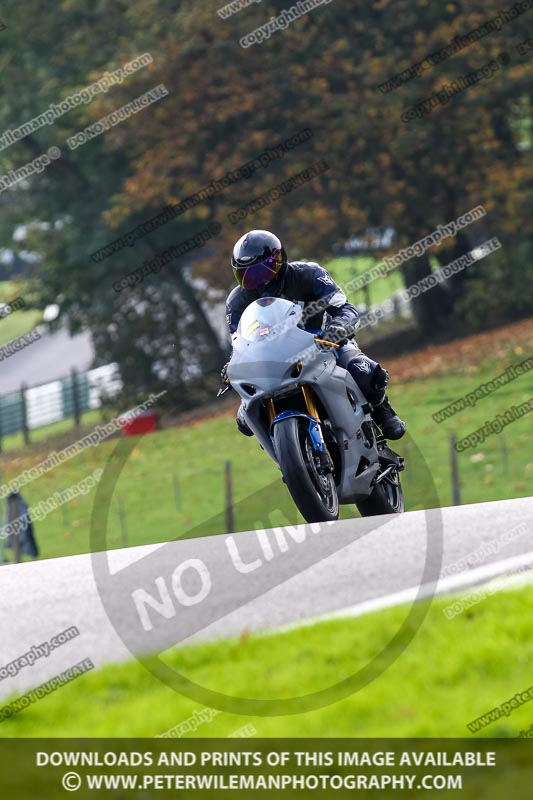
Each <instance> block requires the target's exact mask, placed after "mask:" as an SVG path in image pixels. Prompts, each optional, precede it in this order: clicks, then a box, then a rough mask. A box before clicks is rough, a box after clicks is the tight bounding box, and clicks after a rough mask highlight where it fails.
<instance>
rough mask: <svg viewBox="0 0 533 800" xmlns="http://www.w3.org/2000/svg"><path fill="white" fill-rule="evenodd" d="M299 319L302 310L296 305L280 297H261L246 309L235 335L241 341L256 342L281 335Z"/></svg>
mask: <svg viewBox="0 0 533 800" xmlns="http://www.w3.org/2000/svg"><path fill="white" fill-rule="evenodd" d="M301 319H302V309H301V308H300V306H298V305H296V303H291V302H290V300H283V299H282V298H280V297H263V298H261V299H260V300H256V301H255V302H254V303H251V304H250V305H249V306H248V307H247V308H246V310H245V311H244V313H243V315H242V317H241V320H240V322H239V327H238V328H237V333H238V335H240V336H242V338H243V339H247V340H248V341H250V342H258V341H261V340H266V339H269V338H272V337H274V336H281V335H283V334H284V333H286V332H287V331H288V330H290V329H291V328H295V327H296V326H297V325H298V323H299V322H300V320H301Z"/></svg>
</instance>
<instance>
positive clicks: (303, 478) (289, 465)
mask: <svg viewBox="0 0 533 800" xmlns="http://www.w3.org/2000/svg"><path fill="white" fill-rule="evenodd" d="M274 447H275V450H276V456H277V459H278V464H279V466H280V467H281V474H282V475H283V479H284V481H285V483H286V484H287V488H288V490H289V492H290V493H291V496H292V499H293V500H294V502H295V504H296V506H297V508H298V510H299V511H300V513H301V514H302V516H303V518H304V519H305V520H306V521H307V522H332V521H333V520H336V519H338V517H339V498H338V495H337V487H336V486H335V480H334V478H333V474H332V473H328V474H323V473H322V472H321V470H320V469H319V464H320V462H319V460H318V457H317V455H316V451H315V450H314V448H313V445H312V440H311V434H310V433H309V420H307V419H304V418H302V417H287V418H286V419H282V420H280V421H279V422H277V423H276V424H275V426H274Z"/></svg>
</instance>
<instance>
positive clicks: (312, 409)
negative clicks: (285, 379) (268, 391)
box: [265, 386, 320, 425]
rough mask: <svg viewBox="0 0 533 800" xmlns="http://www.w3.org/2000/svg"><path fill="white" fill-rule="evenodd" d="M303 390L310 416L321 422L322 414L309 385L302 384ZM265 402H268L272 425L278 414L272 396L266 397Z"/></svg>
mask: <svg viewBox="0 0 533 800" xmlns="http://www.w3.org/2000/svg"><path fill="white" fill-rule="evenodd" d="M302 392H303V396H304V400H305V405H306V408H307V413H308V414H309V416H310V417H313V419H315V420H316V421H317V422H318V423H320V415H319V413H318V409H317V407H316V405H315V401H314V398H313V393H312V391H311V389H310V388H309V387H308V386H302ZM265 402H266V407H267V412H268V418H269V422H270V424H271V425H272V423H273V422H274V417H275V416H276V409H275V407H274V401H273V400H272V398H271V397H267V398H265Z"/></svg>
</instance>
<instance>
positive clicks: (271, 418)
mask: <svg viewBox="0 0 533 800" xmlns="http://www.w3.org/2000/svg"><path fill="white" fill-rule="evenodd" d="M266 407H267V411H268V418H269V421H270V424H271V425H272V423H273V422H274V417H275V416H276V409H275V408H274V401H273V400H272V398H271V397H267V398H266Z"/></svg>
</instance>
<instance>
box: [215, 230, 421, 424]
mask: <svg viewBox="0 0 533 800" xmlns="http://www.w3.org/2000/svg"><path fill="white" fill-rule="evenodd" d="M231 266H232V268H233V274H234V276H235V279H236V281H237V284H238V286H236V287H235V288H234V289H233V290H232V291H231V292H230V294H229V295H228V298H227V300H226V322H227V324H228V327H229V330H230V333H232V334H233V333H234V332H235V331H236V330H237V326H238V324H239V320H240V318H241V315H242V313H243V311H244V309H245V308H246V307H247V306H248V305H249V304H250V303H252V302H253V301H254V300H257V299H258V298H260V297H283V298H285V299H286V300H291V301H292V302H295V303H299V305H301V306H303V321H304V327H305V330H307V331H310V332H312V333H315V334H317V335H318V334H321V333H322V335H323V336H324V338H325V339H328V340H330V341H334V342H336V343H338V344H341V345H342V347H340V348H339V349H337V350H336V351H335V352H336V354H337V361H338V364H339V366H341V367H344V368H345V369H347V370H348V372H349V373H350V375H351V376H352V378H353V379H354V381H355V382H356V383H357V385H358V386H359V388H360V389H361V391H362V392H363V394H364V395H365V397H366V399H367V400H368V401H369V403H371V405H372V406H373V411H372V418H373V419H374V421H375V422H376V424H377V425H379V427H380V428H381V431H382V433H383V436H385V437H386V438H387V439H400V438H401V437H402V436H403V435H404V433H405V423H404V422H403V421H402V420H401V419H400V418H399V417H398V415H397V414H396V412H395V411H394V410H393V408H392V406H391V404H390V402H389V399H388V397H387V395H386V387H387V384H388V383H389V374H388V372H387V370H386V369H384V368H383V367H382V366H381V364H378V363H376V362H375V361H373V360H372V359H371V358H369V357H368V356H366V355H365V354H364V353H362V351H361V350H360V348H359V347H358V345H357V344H356V342H355V341H349V340H350V339H352V337H353V336H354V334H355V331H356V330H357V327H358V325H359V314H358V313H357V310H356V309H355V307H354V306H353V305H352V304H351V303H349V302H348V301H347V298H346V295H345V294H344V292H343V291H342V289H341V288H340V287H339V286H338V285H337V284H336V283H335V281H334V280H333V278H332V277H331V275H330V274H329V273H328V272H327V271H326V270H325V269H323V268H322V267H321V266H319V264H316V263H314V262H304V261H292V262H288V261H287V255H286V252H285V249H284V247H283V245H282V243H281V241H280V239H278V237H277V236H275V235H274V234H273V233H271V232H270V231H264V230H253V231H249V232H248V233H245V234H244V236H241V238H240V239H239V240H238V241H237V242H236V244H235V246H234V248H233V254H232V258H231ZM226 367H227V364H226V366H225V367H224V368H223V370H222V380H223V381H225V380H226V378H227V374H226ZM237 427H238V428H239V430H240V431H241V433H244V434H245V435H246V436H253V433H252V431H251V430H250V428H249V427H248V426H247V424H246V422H245V421H244V418H243V417H242V415H241V413H240V409H239V412H238V413H237Z"/></svg>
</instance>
